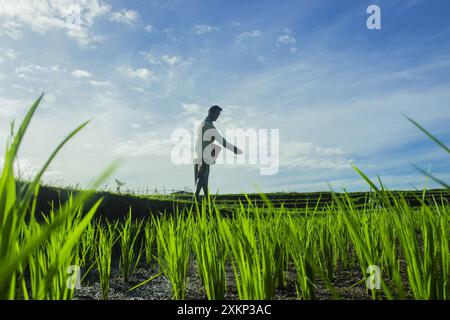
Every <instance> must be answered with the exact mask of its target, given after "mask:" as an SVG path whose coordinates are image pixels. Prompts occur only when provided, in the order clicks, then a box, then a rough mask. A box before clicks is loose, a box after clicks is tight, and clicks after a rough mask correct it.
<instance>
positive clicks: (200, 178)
mask: <svg viewBox="0 0 450 320" xmlns="http://www.w3.org/2000/svg"><path fill="white" fill-rule="evenodd" d="M208 167H209V166H208V165H207V164H204V163H202V164H201V165H199V169H198V174H197V187H196V190H195V197H196V198H197V200H199V197H200V191H201V189H203V192H205V184H206V185H207V184H208V173H209V172H208V171H209V170H208V169H209V168H208ZM206 189H208V186H206Z"/></svg>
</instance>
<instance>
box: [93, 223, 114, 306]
mask: <svg viewBox="0 0 450 320" xmlns="http://www.w3.org/2000/svg"><path fill="white" fill-rule="evenodd" d="M97 228H98V242H97V254H96V262H97V269H98V275H99V279H100V287H101V290H102V296H103V299H104V300H108V299H109V285H110V283H109V281H110V277H111V258H112V250H113V246H114V243H115V241H116V239H115V238H116V235H115V230H116V228H117V222H116V223H115V224H112V223H109V222H107V223H106V225H105V226H102V225H100V223H99V224H98V225H97Z"/></svg>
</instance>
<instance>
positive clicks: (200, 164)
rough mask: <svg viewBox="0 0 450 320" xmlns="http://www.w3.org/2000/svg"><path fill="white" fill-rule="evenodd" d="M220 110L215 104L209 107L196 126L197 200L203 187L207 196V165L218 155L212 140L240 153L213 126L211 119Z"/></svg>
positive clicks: (239, 152)
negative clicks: (203, 119)
mask: <svg viewBox="0 0 450 320" xmlns="http://www.w3.org/2000/svg"><path fill="white" fill-rule="evenodd" d="M221 111H222V108H221V107H219V106H217V105H214V106H212V107H211V108H209V111H208V116H207V117H206V119H205V121H203V123H202V124H201V125H200V127H199V128H198V132H197V145H196V148H195V151H196V153H197V159H196V162H195V165H194V175H195V182H196V190H195V198H196V199H197V200H198V199H199V195H200V190H201V189H203V193H204V194H205V196H206V197H207V196H208V177H209V166H210V165H211V164H213V163H215V158H216V157H217V156H218V154H216V150H217V149H215V148H214V141H215V140H216V141H218V143H219V144H221V145H222V146H223V147H225V148H227V149H229V150H231V151H233V152H234V153H235V154H241V153H242V151H241V150H240V149H239V148H238V147H236V146H234V145H232V144H231V143H229V142H228V141H226V140H225V138H224V137H222V135H221V134H220V133H219V132H218V131H217V129H216V128H215V127H214V124H213V121H216V120H217V118H219V116H220V112H221ZM218 151H219V150H218Z"/></svg>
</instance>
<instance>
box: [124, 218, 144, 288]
mask: <svg viewBox="0 0 450 320" xmlns="http://www.w3.org/2000/svg"><path fill="white" fill-rule="evenodd" d="M142 223H143V221H137V222H136V223H134V222H133V220H132V217H131V209H130V211H129V212H128V215H127V218H126V219H125V221H124V222H122V223H121V224H120V225H119V240H120V241H119V242H120V260H119V267H120V270H121V271H122V275H123V280H124V281H125V282H128V278H129V275H130V273H131V272H133V271H134V270H135V268H136V266H137V264H138V263H139V260H140V258H141V254H142V249H141V250H140V251H139V252H138V254H137V255H136V251H135V249H136V248H135V247H136V240H137V239H138V237H139V234H140V230H141V227H142Z"/></svg>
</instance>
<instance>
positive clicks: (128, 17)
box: [109, 9, 139, 25]
mask: <svg viewBox="0 0 450 320" xmlns="http://www.w3.org/2000/svg"><path fill="white" fill-rule="evenodd" d="M109 20H111V21H114V22H122V23H125V24H128V25H134V24H136V23H137V22H138V21H139V13H138V12H137V11H134V10H127V9H122V10H121V11H119V12H112V13H111V14H110V17H109Z"/></svg>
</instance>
